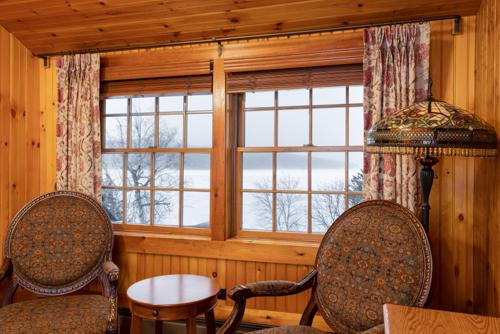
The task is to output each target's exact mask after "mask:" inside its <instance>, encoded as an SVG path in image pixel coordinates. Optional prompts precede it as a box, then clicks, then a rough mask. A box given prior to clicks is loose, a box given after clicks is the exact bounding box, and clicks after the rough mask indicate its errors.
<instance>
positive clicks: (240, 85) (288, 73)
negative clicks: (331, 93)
mask: <svg viewBox="0 0 500 334" xmlns="http://www.w3.org/2000/svg"><path fill="white" fill-rule="evenodd" d="M362 83H363V65H362V64H354V65H338V66H325V67H310V68H301V69H285V70H272V71H256V72H239V73H229V74H228V78H227V87H228V88H227V90H228V93H240V92H248V91H256V90H274V89H293V88H314V87H327V86H342V85H353V84H362Z"/></svg>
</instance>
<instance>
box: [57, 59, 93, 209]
mask: <svg viewBox="0 0 500 334" xmlns="http://www.w3.org/2000/svg"><path fill="white" fill-rule="evenodd" d="M99 79H100V78H99V55H98V54H77V55H70V56H64V57H60V58H59V59H58V60H57V90H58V102H59V103H58V110H57V129H56V135H57V138H56V144H57V148H56V150H57V153H56V155H57V162H56V169H57V175H56V177H57V185H56V186H57V189H58V190H74V191H79V192H83V193H86V194H89V195H92V196H94V197H96V198H97V199H98V200H100V199H101V125H100V118H99Z"/></svg>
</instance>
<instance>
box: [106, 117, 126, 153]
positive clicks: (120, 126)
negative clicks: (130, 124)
mask: <svg viewBox="0 0 500 334" xmlns="http://www.w3.org/2000/svg"><path fill="white" fill-rule="evenodd" d="M104 121H105V123H104V124H105V129H104V133H105V135H104V137H105V138H106V142H105V146H106V147H107V148H124V147H127V117H105V118H104Z"/></svg>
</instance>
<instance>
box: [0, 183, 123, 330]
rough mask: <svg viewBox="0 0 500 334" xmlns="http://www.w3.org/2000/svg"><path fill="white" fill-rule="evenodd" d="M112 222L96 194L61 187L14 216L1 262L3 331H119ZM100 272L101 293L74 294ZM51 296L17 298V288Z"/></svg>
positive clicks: (0, 308)
mask: <svg viewBox="0 0 500 334" xmlns="http://www.w3.org/2000/svg"><path fill="white" fill-rule="evenodd" d="M112 248H113V231H112V227H111V222H110V220H109V218H108V216H107V215H106V213H105V212H104V210H103V209H102V207H101V206H100V204H99V203H97V202H96V201H95V200H94V199H92V198H91V197H89V196H86V195H83V194H81V193H76V192H69V191H58V192H53V193H49V194H46V195H43V196H41V197H39V198H37V199H35V200H33V201H32V202H30V203H28V204H27V205H26V206H25V207H24V208H22V209H21V211H19V213H18V214H17V215H16V216H15V217H14V219H13V220H12V222H11V224H10V226H9V230H8V234H7V238H6V242H5V256H6V259H5V260H4V263H3V265H2V267H1V269H0V333H3V334H9V333H37V334H41V333H117V332H118V322H117V291H116V288H117V282H118V267H117V266H116V265H115V264H114V263H113V262H111V250H112ZM95 279H97V280H98V281H99V282H100V283H101V285H102V295H90V294H81V295H76V294H72V295H70V296H62V295H67V294H70V293H72V292H75V291H77V290H80V289H82V288H84V287H85V286H86V285H88V284H89V283H90V282H92V281H93V280H95ZM18 286H21V287H23V288H25V289H27V290H29V291H31V292H33V293H35V294H39V295H45V296H50V297H46V298H37V299H34V300H29V301H23V302H18V303H14V304H12V298H13V295H14V292H15V291H16V288H17V287H18Z"/></svg>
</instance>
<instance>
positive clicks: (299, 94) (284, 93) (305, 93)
mask: <svg viewBox="0 0 500 334" xmlns="http://www.w3.org/2000/svg"><path fill="white" fill-rule="evenodd" d="M278 105H279V106H280V107H286V106H308V105H309V89H290V90H280V91H278Z"/></svg>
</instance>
